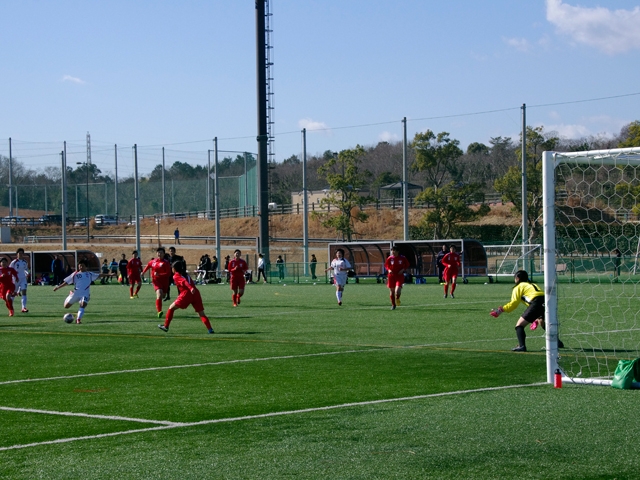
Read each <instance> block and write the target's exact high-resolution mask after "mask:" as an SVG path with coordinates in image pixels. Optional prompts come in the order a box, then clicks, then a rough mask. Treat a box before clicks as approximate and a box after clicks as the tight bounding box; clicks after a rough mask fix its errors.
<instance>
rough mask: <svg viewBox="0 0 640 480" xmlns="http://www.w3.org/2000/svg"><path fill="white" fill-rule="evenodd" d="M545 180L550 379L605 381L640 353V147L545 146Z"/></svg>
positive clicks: (545, 272) (544, 204)
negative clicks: (561, 271) (561, 272)
mask: <svg viewBox="0 0 640 480" xmlns="http://www.w3.org/2000/svg"><path fill="white" fill-rule="evenodd" d="M542 184H543V185H542V186H543V190H542V191H543V193H542V194H543V246H544V252H543V256H544V288H545V293H546V313H545V323H546V334H545V338H546V355H547V381H548V382H549V383H553V377H554V373H555V371H556V369H558V368H559V369H560V370H561V372H562V375H563V380H564V381H566V382H572V383H582V384H594V385H610V384H611V378H612V376H613V373H614V371H615V368H616V365H617V363H618V360H620V359H629V358H637V357H640V313H639V312H640V271H636V270H637V269H636V263H637V261H638V250H639V248H640V220H639V219H638V216H637V213H638V212H640V147H637V148H624V149H612V150H592V151H583V152H571V153H565V152H544V153H543V155H542ZM634 208H638V210H634ZM618 250H619V252H618ZM556 264H561V265H565V266H568V267H569V268H570V269H571V275H566V276H563V277H562V278H560V277H559V276H558V271H557V269H556ZM638 270H640V269H638ZM558 336H560V339H561V340H562V341H563V342H564V345H565V348H563V349H561V350H558Z"/></svg>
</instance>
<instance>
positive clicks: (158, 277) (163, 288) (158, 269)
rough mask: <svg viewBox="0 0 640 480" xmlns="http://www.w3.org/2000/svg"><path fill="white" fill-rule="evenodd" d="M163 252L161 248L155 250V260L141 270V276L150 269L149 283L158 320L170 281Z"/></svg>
mask: <svg viewBox="0 0 640 480" xmlns="http://www.w3.org/2000/svg"><path fill="white" fill-rule="evenodd" d="M165 253H166V252H165V250H164V248H163V247H158V248H157V249H156V258H154V259H153V260H151V261H150V262H149V263H147V266H146V267H144V270H142V275H144V274H145V272H146V271H147V270H149V269H151V283H153V288H154V289H155V291H156V310H157V311H158V318H160V317H162V298H163V297H164V294H165V293H166V292H168V291H169V281H170V280H171V265H170V264H169V262H168V261H167V260H165V258H164V256H165Z"/></svg>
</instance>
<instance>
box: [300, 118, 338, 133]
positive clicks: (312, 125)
mask: <svg viewBox="0 0 640 480" xmlns="http://www.w3.org/2000/svg"><path fill="white" fill-rule="evenodd" d="M298 127H300V128H306V129H307V131H309V132H312V131H317V130H327V131H328V130H331V129H330V128H329V127H328V126H327V124H326V123H324V122H318V121H316V120H312V119H310V118H303V119H302V120H298Z"/></svg>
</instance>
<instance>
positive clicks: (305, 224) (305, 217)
mask: <svg viewBox="0 0 640 480" xmlns="http://www.w3.org/2000/svg"><path fill="white" fill-rule="evenodd" d="M302 250H303V252H302V254H303V258H302V261H303V262H304V275H305V276H307V275H308V270H309V199H308V195H307V129H306V128H303V129H302Z"/></svg>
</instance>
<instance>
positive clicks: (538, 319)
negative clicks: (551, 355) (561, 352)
mask: <svg viewBox="0 0 640 480" xmlns="http://www.w3.org/2000/svg"><path fill="white" fill-rule="evenodd" d="M513 280H514V281H515V283H516V286H515V287H513V291H512V292H511V301H510V302H509V303H507V304H506V305H503V306H502V307H498V308H496V309H494V310H492V311H491V316H492V317H495V318H498V317H499V316H500V314H502V313H503V312H513V311H514V310H515V309H516V308H517V307H518V305H519V304H520V302H522V303H524V304H525V305H526V306H527V308H526V310H525V311H524V312H523V313H522V316H521V317H520V318H519V319H518V322H517V323H516V336H517V337H518V346H517V347H514V348H512V349H511V350H512V351H514V352H526V351H527V346H526V344H525V340H526V337H527V335H526V333H525V331H524V327H526V326H527V325H530V327H529V328H530V329H531V330H535V329H536V328H538V325H540V326H541V327H542V328H543V329H544V291H543V290H542V289H541V288H540V287H538V285H536V284H535V283H533V282H531V281H530V280H529V274H527V272H526V271H525V270H518V271H517V272H516V274H515V276H514V279H513ZM558 348H564V344H563V343H562V342H561V341H560V339H558Z"/></svg>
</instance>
